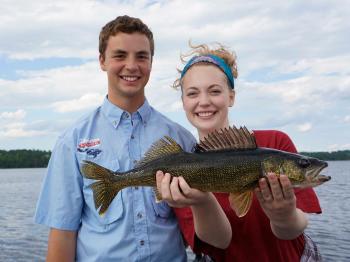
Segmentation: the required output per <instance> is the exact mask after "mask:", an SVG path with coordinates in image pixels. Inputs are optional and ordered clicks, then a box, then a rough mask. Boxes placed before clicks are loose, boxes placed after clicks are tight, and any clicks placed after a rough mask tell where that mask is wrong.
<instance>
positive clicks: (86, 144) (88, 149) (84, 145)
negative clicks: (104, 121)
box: [77, 138, 102, 158]
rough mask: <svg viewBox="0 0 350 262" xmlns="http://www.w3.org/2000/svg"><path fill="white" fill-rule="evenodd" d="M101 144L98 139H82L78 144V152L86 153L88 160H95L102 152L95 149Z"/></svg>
mask: <svg viewBox="0 0 350 262" xmlns="http://www.w3.org/2000/svg"><path fill="white" fill-rule="evenodd" d="M100 144H101V140H100V139H99V138H96V139H90V140H88V139H83V140H81V142H80V143H79V144H78V148H77V150H78V152H81V153H86V155H87V156H88V157H90V158H96V157H97V156H98V155H99V154H100V153H101V152H102V150H100V149H98V148H96V147H99V146H100Z"/></svg>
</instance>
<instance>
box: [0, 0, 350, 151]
mask: <svg viewBox="0 0 350 262" xmlns="http://www.w3.org/2000/svg"><path fill="white" fill-rule="evenodd" d="M124 14H128V15H131V16H136V17H140V18H141V19H142V20H143V21H144V22H145V23H146V24H148V25H149V26H150V28H151V29H152V31H153V33H154V36H155V44H156V50H155V58H154V63H153V71H152V74H151V79H150V81H149V84H148V86H147V87H146V95H147V97H148V100H149V101H150V103H151V104H152V105H153V106H154V107H155V108H157V109H158V110H160V111H162V112H163V113H164V114H165V115H167V116H169V117H170V118H171V119H173V120H174V121H177V122H179V123H180V124H182V125H184V126H185V127H186V128H188V129H189V130H191V131H192V132H193V134H195V130H194V129H193V127H191V126H190V124H189V123H188V122H187V120H186V118H185V115H184V113H183V110H182V105H181V101H180V94H179V92H177V91H175V90H172V89H171V88H170V85H171V84H172V82H173V80H174V79H175V78H177V76H178V75H177V71H176V68H181V67H182V66H183V65H182V64H181V62H180V59H179V55H180V53H185V52H187V51H188V50H189V48H188V41H189V40H191V41H192V43H193V44H201V43H213V42H220V43H222V44H224V45H225V46H228V47H229V48H230V49H231V50H232V51H235V52H236V54H237V57H238V71H239V78H238V80H237V89H236V91H237V94H236V102H235V105H234V107H233V108H232V109H231V112H230V122H231V124H235V125H238V126H239V125H246V126H247V127H248V128H249V129H279V130H282V131H284V132H286V133H288V134H289V135H290V137H291V138H292V139H293V141H294V143H295V145H296V146H297V148H298V149H299V150H301V151H334V150H343V149H350V131H349V130H350V49H349V47H348V45H349V43H350V37H349V32H350V17H349V14H350V6H349V4H348V3H347V1H346V0H335V1H322V0H320V1H276V0H266V1H243V0H234V1H232V0H224V1H211V0H210V1H209V0H208V1H186V0H179V1H108V0H107V1H89V0H76V1H66V0H61V1H44V0H32V1H25V0H17V1H16V5H14V4H13V1H10V0H0V39H1V41H0V149H6V150H8V149H22V148H27V149H45V150H50V149H52V147H53V146H54V143H55V141H56V139H57V137H58V135H59V134H60V133H61V132H62V131H63V130H64V129H65V128H67V127H69V126H70V125H71V124H72V123H73V122H74V121H75V120H76V119H78V118H79V117H81V116H82V115H84V114H86V113H87V112H89V111H91V110H92V109H93V108H95V107H96V106H98V105H99V104H100V103H101V101H102V100H103V97H104V96H105V94H106V90H107V86H106V84H107V82H106V76H105V74H104V73H103V72H102V71H101V70H100V68H99V65H98V61H97V58H98V34H99V31H100V29H101V27H102V26H103V25H104V24H105V23H107V22H108V21H110V20H112V19H114V18H115V17H116V16H118V15H124Z"/></svg>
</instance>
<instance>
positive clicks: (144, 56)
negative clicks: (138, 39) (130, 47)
mask: <svg viewBox="0 0 350 262" xmlns="http://www.w3.org/2000/svg"><path fill="white" fill-rule="evenodd" d="M138 58H139V59H142V60H146V59H148V55H140V56H138Z"/></svg>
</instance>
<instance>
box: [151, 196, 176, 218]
mask: <svg viewBox="0 0 350 262" xmlns="http://www.w3.org/2000/svg"><path fill="white" fill-rule="evenodd" d="M151 203H152V207H153V210H154V213H155V215H156V217H160V218H169V217H170V216H173V211H172V209H171V207H170V206H169V205H168V204H167V203H166V202H165V201H161V202H158V203H157V202H156V197H155V194H154V191H153V189H152V193H151Z"/></svg>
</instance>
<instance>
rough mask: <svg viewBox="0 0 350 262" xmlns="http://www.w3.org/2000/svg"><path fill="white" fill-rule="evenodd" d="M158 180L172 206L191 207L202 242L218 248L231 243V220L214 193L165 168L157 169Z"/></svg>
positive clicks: (159, 187) (162, 192) (164, 195)
mask: <svg viewBox="0 0 350 262" xmlns="http://www.w3.org/2000/svg"><path fill="white" fill-rule="evenodd" d="M156 180H157V190H158V192H159V193H160V194H161V196H162V200H165V201H166V202H167V203H168V204H169V205H170V206H172V207H186V206H191V209H192V213H193V219H194V227H195V231H196V235H197V236H198V237H199V238H200V239H201V240H202V241H204V242H206V243H209V244H211V245H213V246H215V247H218V248H226V247H227V246H228V245H229V244H230V242H231V237H232V229H231V225H230V222H229V221H228V219H227V217H226V215H225V213H224V211H223V210H222V208H221V206H220V204H219V203H218V202H217V200H216V198H215V196H214V195H213V194H212V193H210V192H203V191H200V190H198V189H194V188H191V187H190V186H189V185H188V184H187V182H186V181H185V179H184V178H183V177H182V176H179V177H171V175H170V174H169V173H165V174H164V173H163V172H162V171H157V173H156ZM213 225H215V226H213Z"/></svg>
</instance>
